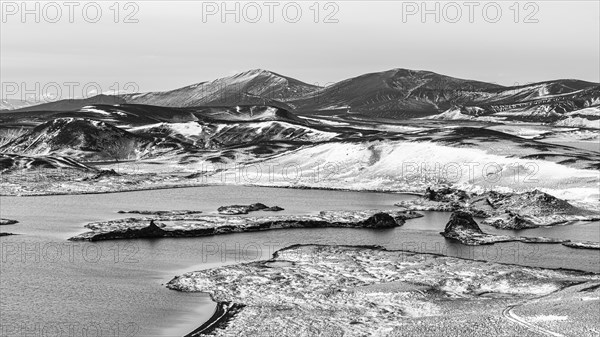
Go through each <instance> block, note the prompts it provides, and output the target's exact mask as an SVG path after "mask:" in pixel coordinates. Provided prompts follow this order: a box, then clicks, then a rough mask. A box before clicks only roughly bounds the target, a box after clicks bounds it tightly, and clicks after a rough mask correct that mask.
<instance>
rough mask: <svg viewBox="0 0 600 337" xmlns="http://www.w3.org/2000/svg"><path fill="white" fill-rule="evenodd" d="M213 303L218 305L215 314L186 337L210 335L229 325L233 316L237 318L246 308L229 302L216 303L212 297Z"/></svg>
mask: <svg viewBox="0 0 600 337" xmlns="http://www.w3.org/2000/svg"><path fill="white" fill-rule="evenodd" d="M207 294H208V293H207ZM209 295H210V294H209ZM211 301H213V302H214V303H215V304H216V307H215V312H214V313H213V314H212V316H211V317H210V318H209V319H208V320H206V322H204V323H203V324H202V325H200V326H199V327H198V328H196V329H194V330H193V331H192V332H190V333H188V334H186V335H185V336H184V337H198V336H200V335H203V334H210V333H212V332H213V331H215V330H217V329H219V328H220V327H221V326H223V325H225V324H227V323H228V322H229V320H231V318H233V316H235V314H236V313H238V312H239V310H240V309H242V308H243V307H244V306H243V305H239V304H236V303H233V304H231V303H227V302H217V301H214V300H213V298H212V296H211Z"/></svg>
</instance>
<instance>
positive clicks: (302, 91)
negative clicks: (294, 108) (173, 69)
mask: <svg viewBox="0 0 600 337" xmlns="http://www.w3.org/2000/svg"><path fill="white" fill-rule="evenodd" d="M318 89H319V87H318V86H315V85H310V84H307V83H304V82H301V81H298V80H296V79H293V78H291V77H286V76H282V75H279V74H276V73H274V72H271V71H267V70H262V69H253V70H249V71H246V72H243V73H239V74H237V75H233V76H229V77H224V78H219V79H216V80H214V81H209V82H201V83H197V84H193V85H190V86H187V87H183V88H179V89H175V90H171V91H165V92H149V93H141V94H127V95H121V96H120V97H122V98H123V99H125V100H126V101H127V102H129V103H135V104H150V105H160V106H168V107H191V106H201V105H214V106H227V105H261V104H262V105H268V104H270V105H275V106H277V103H276V102H284V101H287V100H290V99H294V98H299V97H303V96H305V95H307V94H310V93H312V92H314V91H316V90H318Z"/></svg>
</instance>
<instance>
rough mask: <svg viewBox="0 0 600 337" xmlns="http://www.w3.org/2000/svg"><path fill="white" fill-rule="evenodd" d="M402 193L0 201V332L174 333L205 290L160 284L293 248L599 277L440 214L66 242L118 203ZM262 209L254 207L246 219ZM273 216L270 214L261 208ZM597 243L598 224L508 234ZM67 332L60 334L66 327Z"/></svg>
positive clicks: (153, 205) (317, 200) (252, 192)
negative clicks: (455, 229) (482, 236)
mask: <svg viewBox="0 0 600 337" xmlns="http://www.w3.org/2000/svg"><path fill="white" fill-rule="evenodd" d="M410 198H414V196H411V195H405V194H391V193H370V192H347V191H328V190H299V189H278V188H264V187H240V186H208V187H192V188H179V189H165V190H151V191H137V192H123V193H113V194H89V195H62V196H39V197H0V202H1V208H0V216H1V217H3V218H10V219H16V220H19V221H20V223H19V224H17V225H12V226H3V227H2V228H1V230H2V231H7V232H13V233H18V234H21V235H15V236H8V237H2V238H0V245H1V250H0V254H1V255H0V275H1V277H0V298H1V299H2V301H0V302H1V303H0V311H1V312H2V315H1V317H0V324H1V325H2V330H0V331H1V333H2V335H1V336H12V335H24V334H26V333H29V334H36V333H37V334H38V335H44V334H45V335H48V336H54V335H59V336H60V333H62V334H63V335H65V336H71V335H72V336H86V335H87V336H97V335H100V334H98V333H97V332H100V331H101V332H102V334H101V335H102V336H183V335H184V334H186V333H188V332H190V331H192V330H193V329H195V328H196V327H198V326H199V325H200V324H202V322H204V321H205V320H206V319H208V318H209V317H210V316H211V315H212V313H213V310H214V307H215V306H214V303H213V302H212V301H211V300H210V298H209V297H208V295H206V294H199V293H180V292H176V291H172V290H169V289H167V288H165V286H164V284H165V283H166V282H168V281H169V280H170V279H171V278H172V277H173V276H175V275H178V274H182V273H184V272H186V271H192V270H197V269H203V268H210V267H217V266H222V265H227V264H234V263H240V262H249V261H254V260H259V259H268V258H269V257H270V255H271V254H272V253H273V252H274V251H275V250H277V249H280V248H283V247H285V246H288V245H291V244H297V243H320V244H368V245H381V246H385V247H386V248H389V249H403V250H411V251H419V252H431V253H438V254H444V255H451V256H457V257H463V258H470V259H482V260H489V261H498V262H505V263H517V264H523V265H530V266H542V267H551V268H577V269H582V270H588V271H595V272H600V266H599V263H598V258H599V257H600V252H598V251H592V250H578V249H572V248H568V247H564V246H561V245H548V244H538V245H531V244H529V245H527V244H521V243H504V244H496V245H490V246H479V247H466V246H463V245H460V244H457V243H453V242H451V241H448V240H446V239H444V238H443V237H442V236H441V235H439V232H440V231H441V230H443V228H444V225H445V224H446V222H447V221H448V217H449V213H443V212H422V213H423V214H425V217H423V218H419V219H413V220H409V221H407V222H406V224H405V225H404V226H402V227H398V228H394V229H383V230H366V229H352V228H323V229H288V230H273V231H267V232H254V233H237V234H228V235H222V236H215V237H202V238H178V239H151V240H120V241H102V242H93V243H92V242H70V241H66V239H67V238H69V237H71V236H73V235H76V234H79V233H81V232H83V231H85V230H86V229H85V228H83V225H85V224H86V223H88V222H93V221H101V220H107V219H113V218H120V217H130V216H135V215H131V214H117V213H116V212H117V211H118V210H174V209H189V210H201V211H203V212H205V213H207V214H216V209H217V208H218V207H219V206H223V205H231V204H249V203H254V202H262V203H264V204H266V205H267V206H273V205H278V206H281V207H283V208H285V211H282V212H279V213H277V214H314V213H317V212H318V211H320V210H360V209H393V208H394V206H393V205H394V203H396V202H398V201H400V200H407V199H410ZM264 214H267V213H263V212H254V213H252V215H257V216H260V215H264ZM268 214H269V215H272V213H268ZM483 230H484V231H487V232H491V233H505V234H517V235H524V236H527V235H529V236H537V235H544V236H550V237H562V238H568V239H574V240H590V241H600V223H598V222H589V223H579V224H576V225H571V226H556V227H552V228H540V229H531V230H525V231H519V232H515V233H509V232H506V231H501V230H498V229H495V228H491V227H489V226H484V228H483ZM65 331H66V332H65Z"/></svg>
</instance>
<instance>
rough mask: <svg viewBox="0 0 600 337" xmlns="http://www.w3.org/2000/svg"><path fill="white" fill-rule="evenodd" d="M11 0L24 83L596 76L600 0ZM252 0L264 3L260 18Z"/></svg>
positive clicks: (9, 18)
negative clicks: (417, 73) (405, 74)
mask: <svg viewBox="0 0 600 337" xmlns="http://www.w3.org/2000/svg"><path fill="white" fill-rule="evenodd" d="M20 3H21V2H20V1H18V2H7V1H4V2H3V4H2V29H0V37H1V39H0V41H1V42H0V43H1V46H0V47H1V48H0V50H1V77H2V82H3V83H10V82H17V83H21V82H26V83H28V85H29V86H30V87H31V86H33V83H35V82H38V83H40V84H41V85H42V86H43V85H45V84H47V83H50V82H56V83H59V84H61V85H64V83H67V82H77V83H80V86H81V85H83V84H85V83H88V82H96V83H98V84H99V85H100V87H101V88H102V91H109V90H111V89H113V87H114V85H113V83H117V84H118V86H119V87H121V88H122V86H124V85H125V84H126V83H129V82H133V83H135V85H136V86H137V87H138V88H139V90H140V91H154V90H169V89H174V88H177V87H181V86H185V85H189V84H192V83H196V82H201V81H206V80H212V79H215V78H218V77H223V76H227V75H231V74H234V73H236V72H241V71H244V70H248V69H253V68H263V69H268V70H272V71H274V72H277V73H280V74H284V75H287V76H291V77H294V78H297V79H300V80H302V81H305V82H309V83H318V84H320V85H324V84H327V83H331V82H335V81H339V80H342V79H345V78H349V77H353V76H357V75H360V74H363V73H367V72H375V71H382V70H388V69H392V68H409V69H423V70H431V71H434V72H438V73H441V74H446V75H450V76H454V77H460V78H469V79H476V80H482V81H488V82H496V83H499V84H503V85H512V84H514V83H527V82H536V81H544V80H551V79H559V78H576V79H582V80H587V81H593V82H600V46H599V44H600V42H599V41H600V7H599V2H598V1H542V2H539V1H538V2H532V3H531V5H529V6H528V7H525V3H526V2H520V6H518V7H519V9H518V12H517V9H516V7H513V8H511V6H512V5H513V3H514V1H508V2H496V3H494V4H491V5H488V6H487V7H486V8H487V15H484V10H483V7H484V5H486V4H487V2H480V3H479V5H478V6H475V7H472V14H470V13H469V12H470V8H469V7H467V6H465V5H463V4H464V2H462V1H459V2H456V3H455V4H458V8H460V10H461V11H462V16H460V17H458V16H457V11H456V10H457V8H456V6H453V5H447V3H444V2H439V5H440V10H439V14H440V19H439V21H440V22H439V23H436V22H435V20H436V18H435V14H429V15H427V16H426V17H425V22H422V21H423V20H422V17H421V15H420V14H421V10H422V8H419V7H415V5H416V6H419V5H420V3H421V1H419V2H414V3H413V2H404V3H403V2H400V1H397V2H394V1H337V2H336V1H334V2H331V4H330V5H328V6H327V7H326V5H325V3H326V2H321V3H320V5H319V6H318V7H319V13H318V15H317V13H316V7H313V8H312V9H311V8H310V7H311V6H313V4H314V2H313V1H308V2H296V3H294V4H288V2H274V3H275V5H274V7H269V5H265V3H264V2H261V1H258V2H255V3H254V4H251V5H247V3H244V2H238V4H239V6H240V7H239V8H240V10H239V12H240V19H239V21H240V22H239V23H237V22H235V20H236V18H235V16H234V15H233V14H229V15H227V16H226V17H225V20H224V21H225V22H223V20H222V17H221V15H220V14H221V13H220V11H221V8H219V7H218V6H219V4H220V1H219V2H204V4H203V2H201V1H135V2H131V3H132V4H133V5H129V7H127V8H125V2H121V3H120V6H119V11H118V14H117V11H116V7H113V8H112V9H111V8H110V7H111V6H113V4H114V1H108V2H99V4H100V7H101V9H102V15H101V16H99V17H98V19H96V16H95V10H96V9H95V7H94V6H88V7H87V15H85V16H84V15H83V6H84V5H85V4H86V3H85V2H81V3H79V4H80V5H79V6H77V7H74V8H73V15H72V17H71V18H70V17H69V16H70V15H69V8H68V7H65V6H63V5H60V7H61V8H60V9H61V11H62V16H60V17H58V16H57V15H56V13H57V9H56V8H53V7H52V6H46V7H44V6H45V5H47V4H46V3H39V4H40V10H39V12H40V13H39V14H40V23H36V22H35V20H36V18H35V15H34V14H27V15H26V16H25V20H23V18H22V16H21V14H22V11H23V8H19V7H20ZM58 4H62V2H58ZM215 4H216V6H217V7H215V6H214V5H215ZM255 4H256V5H257V6H258V7H259V8H260V9H261V11H262V16H261V17H259V18H258V19H257V16H256V13H257V12H256V7H257V6H256V5H255ZM286 4H288V5H287V7H286V9H287V13H284V10H283V7H284V6H285V5H286ZM296 4H298V6H296ZM496 4H498V5H496ZM428 5H429V7H428V8H429V9H434V8H435V7H434V6H435V3H433V2H429V4H428ZM445 5H446V7H444V6H445ZM15 6H17V7H16V8H15ZM34 6H35V4H34V3H30V4H29V9H34V10H35V7H34ZM228 6H229V9H234V8H235V7H234V6H235V3H234V2H230V3H229V4H228ZM244 6H246V7H244ZM297 7H300V8H301V9H302V15H301V16H300V17H299V18H296V13H295V12H296V9H297ZM270 8H273V14H272V16H271V17H269V16H270V15H269V9H270ZM497 8H500V9H501V10H502V15H501V16H497V15H496V10H497ZM133 12H136V13H135V14H133V16H131V17H129V18H127V16H128V15H129V14H130V13H133ZM333 12H336V13H335V14H333V15H332V16H328V15H330V14H332V13H333ZM286 14H287V15H286ZM70 19H73V21H74V22H73V23H71V22H69V21H70ZM115 19H116V20H117V21H119V22H118V23H115V22H114V20H115ZM270 19H272V20H273V21H274V22H272V23H271V22H269V21H270ZM86 20H88V21H94V20H98V22H96V23H88V22H86ZM126 20H129V21H135V20H137V21H138V22H137V23H135V22H134V23H125V22H123V21H126ZM286 20H287V21H296V20H297V22H295V23H294V22H287V21H286ZM315 20H316V21H318V23H315V22H314V21H315ZM326 20H328V21H336V20H337V23H336V22H331V23H326V22H324V21H326ZM515 20H516V21H518V22H517V23H515ZM23 21H25V22H23ZM49 21H58V22H56V23H51V22H49ZM251 21H258V22H256V23H253V22H251ZM450 21H457V22H455V23H452V22H450ZM470 21H474V22H470ZM488 21H490V22H488ZM493 21H497V22H493ZM526 21H527V22H526ZM535 21H537V22H535ZM3 85H4V84H3ZM77 90H82V89H76V91H75V92H76V93H77ZM3 97H4V96H3ZM13 98H14V97H13Z"/></svg>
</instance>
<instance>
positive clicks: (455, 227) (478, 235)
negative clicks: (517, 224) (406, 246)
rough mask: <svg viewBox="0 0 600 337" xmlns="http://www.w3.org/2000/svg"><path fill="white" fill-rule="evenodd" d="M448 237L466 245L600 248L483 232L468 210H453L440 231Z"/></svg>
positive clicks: (550, 239) (566, 241)
mask: <svg viewBox="0 0 600 337" xmlns="http://www.w3.org/2000/svg"><path fill="white" fill-rule="evenodd" d="M440 234H441V235H442V236H444V237H445V238H448V239H453V240H457V241H459V242H460V243H462V244H464V245H467V246H480V245H491V244H494V243H499V242H523V243H560V244H562V245H564V246H567V247H571V248H580V249H600V243H597V242H572V241H571V240H562V239H554V238H546V237H524V236H510V235H494V234H487V233H484V232H483V231H482V230H481V228H479V225H477V222H475V220H474V219H473V216H472V214H471V213H469V212H465V211H454V212H453V213H452V215H451V216H450V220H449V221H448V223H447V224H446V227H445V228H444V231H443V232H441V233H440Z"/></svg>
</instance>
